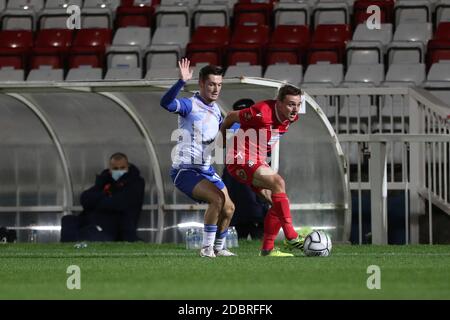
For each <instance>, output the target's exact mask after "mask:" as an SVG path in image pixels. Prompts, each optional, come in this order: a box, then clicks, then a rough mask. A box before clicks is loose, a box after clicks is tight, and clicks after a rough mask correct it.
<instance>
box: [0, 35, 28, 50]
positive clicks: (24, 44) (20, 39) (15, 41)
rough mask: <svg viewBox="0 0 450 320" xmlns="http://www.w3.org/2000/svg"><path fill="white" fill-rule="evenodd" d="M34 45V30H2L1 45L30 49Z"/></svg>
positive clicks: (3, 46)
mask: <svg viewBox="0 0 450 320" xmlns="http://www.w3.org/2000/svg"><path fill="white" fill-rule="evenodd" d="M32 46H33V32H32V31H28V30H4V31H0V47H2V48H23V49H27V50H28V49H29V48H31V47H32Z"/></svg>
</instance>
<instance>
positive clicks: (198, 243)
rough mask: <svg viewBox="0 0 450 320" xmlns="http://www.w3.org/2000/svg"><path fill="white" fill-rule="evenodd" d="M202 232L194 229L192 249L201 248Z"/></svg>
mask: <svg viewBox="0 0 450 320" xmlns="http://www.w3.org/2000/svg"><path fill="white" fill-rule="evenodd" d="M202 234H203V233H202V232H201V231H200V230H198V229H194V249H201V247H202V240H203V239H202V238H203V237H202Z"/></svg>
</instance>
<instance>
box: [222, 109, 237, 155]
mask: <svg viewBox="0 0 450 320" xmlns="http://www.w3.org/2000/svg"><path fill="white" fill-rule="evenodd" d="M236 122H237V123H239V122H240V120H239V111H230V112H228V114H227V116H226V117H225V120H223V122H222V126H221V127H220V133H221V134H222V142H223V145H222V146H223V147H224V148H225V146H226V140H227V135H226V133H227V130H228V129H230V128H231V126H232V125H233V123H236Z"/></svg>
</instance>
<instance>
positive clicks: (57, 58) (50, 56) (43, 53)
mask: <svg viewBox="0 0 450 320" xmlns="http://www.w3.org/2000/svg"><path fill="white" fill-rule="evenodd" d="M41 66H51V67H52V68H53V69H64V67H65V61H64V54H63V52H62V51H61V50H60V49H59V48H55V47H53V48H52V47H43V48H42V47H41V48H33V50H32V55H31V59H30V69H39V68H40V67H41Z"/></svg>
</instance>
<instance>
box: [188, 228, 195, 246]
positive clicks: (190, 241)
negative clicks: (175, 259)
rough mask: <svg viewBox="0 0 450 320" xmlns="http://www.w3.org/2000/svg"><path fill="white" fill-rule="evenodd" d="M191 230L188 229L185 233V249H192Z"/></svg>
mask: <svg viewBox="0 0 450 320" xmlns="http://www.w3.org/2000/svg"><path fill="white" fill-rule="evenodd" d="M193 232H194V230H193V229H190V228H189V229H188V230H187V231H186V249H188V250H190V249H194V238H193Z"/></svg>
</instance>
